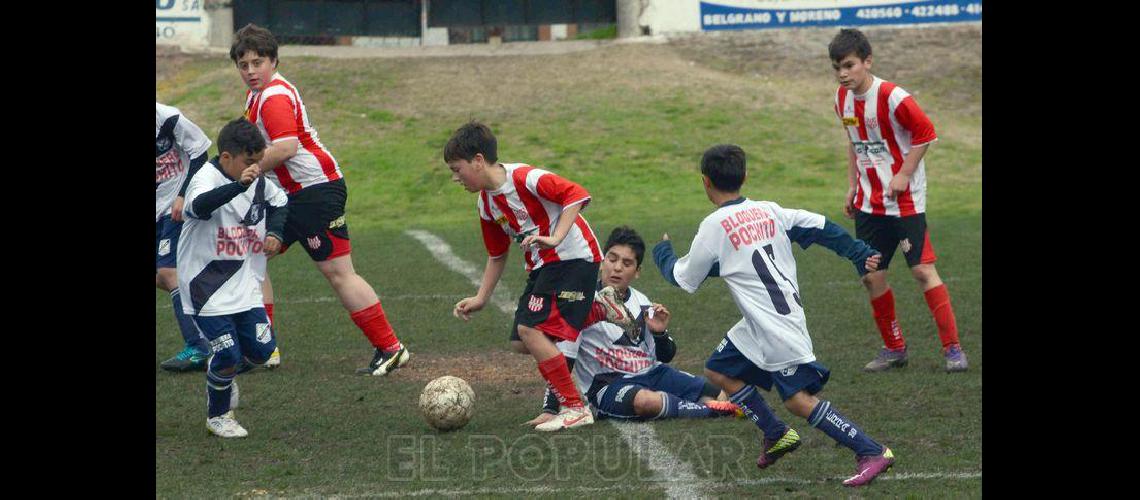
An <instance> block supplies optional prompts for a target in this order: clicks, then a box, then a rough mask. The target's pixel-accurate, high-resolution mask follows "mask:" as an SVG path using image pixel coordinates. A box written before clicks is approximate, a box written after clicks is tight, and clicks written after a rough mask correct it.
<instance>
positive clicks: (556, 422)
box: [534, 406, 594, 432]
mask: <svg viewBox="0 0 1140 500" xmlns="http://www.w3.org/2000/svg"><path fill="white" fill-rule="evenodd" d="M592 423H594V414H593V413H590V409H589V408H586V407H585V406H581V407H578V408H570V407H565V408H562V411H560V412H558V415H555V416H554V418H552V419H550V421H549V422H544V423H541V424H538V425H537V426H535V427H534V429H535V430H539V431H543V432H551V431H559V430H562V429H573V428H575V427H581V426H583V425H590V424H592Z"/></svg>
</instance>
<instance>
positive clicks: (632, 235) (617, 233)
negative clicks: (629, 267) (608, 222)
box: [602, 226, 645, 269]
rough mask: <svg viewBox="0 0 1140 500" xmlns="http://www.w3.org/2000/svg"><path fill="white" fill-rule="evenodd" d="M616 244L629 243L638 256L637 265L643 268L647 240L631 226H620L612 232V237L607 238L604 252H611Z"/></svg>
mask: <svg viewBox="0 0 1140 500" xmlns="http://www.w3.org/2000/svg"><path fill="white" fill-rule="evenodd" d="M614 245H628V246H629V247H630V248H632V249H633V254H634V255H636V256H637V267H638V268H639V269H640V268H641V260H642V259H643V258H644V257H645V240H643V239H641V235H640V234H637V231H634V230H633V228H631V227H629V226H618V227H615V228H614V230H613V231H611V232H610V239H608V240H606V247H605V249H603V250H602V253H603V254H604V253H606V252H609V251H610V249H611V248H613V247H614Z"/></svg>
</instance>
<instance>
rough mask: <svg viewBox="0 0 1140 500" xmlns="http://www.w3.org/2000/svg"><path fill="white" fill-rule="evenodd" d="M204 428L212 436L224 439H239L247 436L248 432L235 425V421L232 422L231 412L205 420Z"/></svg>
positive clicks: (232, 413)
mask: <svg viewBox="0 0 1140 500" xmlns="http://www.w3.org/2000/svg"><path fill="white" fill-rule="evenodd" d="M206 428H207V429H209V430H210V433H212V434H213V435H215V436H221V437H224V438H241V437H246V436H248V435H249V431H247V430H245V428H244V427H242V426H241V424H239V423H237V420H234V412H233V410H230V411H227V412H225V413H223V414H221V415H218V416H216V417H211V418H207V419H206Z"/></svg>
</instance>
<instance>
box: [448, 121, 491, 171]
mask: <svg viewBox="0 0 1140 500" xmlns="http://www.w3.org/2000/svg"><path fill="white" fill-rule="evenodd" d="M498 147H499V142H498V141H497V140H496V139H495V134H492V133H491V129H490V127H487V126H486V125H483V124H482V123H479V122H477V121H475V120H471V121H470V122H467V123H465V124H463V126H462V127H459V128H458V129H456V130H455V133H453V134H451V139H448V140H447V145H446V146H444V147H443V161H444V163H451V162H453V161H456V160H467V161H471V160H472V159H473V158H475V155H476V154H477V153H482V154H483V159H485V160H487V163H490V164H492V165H493V164H495V163H497V162H498V161H499V154H498V151H497V150H498Z"/></svg>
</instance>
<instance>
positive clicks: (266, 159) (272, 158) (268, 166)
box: [259, 139, 301, 172]
mask: <svg viewBox="0 0 1140 500" xmlns="http://www.w3.org/2000/svg"><path fill="white" fill-rule="evenodd" d="M300 145H301V142H300V141H298V140H297V139H286V140H284V141H280V142H275V143H273V144H270V145H269V147H267V148H265V156H263V157H262V158H261V162H259V165H260V166H261V171H262V172H268V171H270V170H273V169H275V168H277V167H278V166H279V165H281V164H282V163H284V162H285V161H286V160H288V159H289V158H292V157H294V156H297V150H298V148H299V147H300Z"/></svg>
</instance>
